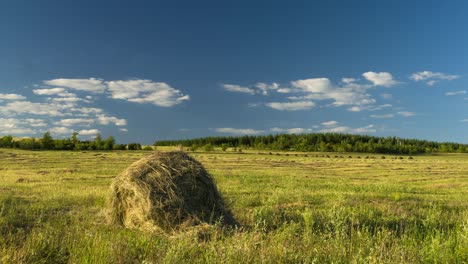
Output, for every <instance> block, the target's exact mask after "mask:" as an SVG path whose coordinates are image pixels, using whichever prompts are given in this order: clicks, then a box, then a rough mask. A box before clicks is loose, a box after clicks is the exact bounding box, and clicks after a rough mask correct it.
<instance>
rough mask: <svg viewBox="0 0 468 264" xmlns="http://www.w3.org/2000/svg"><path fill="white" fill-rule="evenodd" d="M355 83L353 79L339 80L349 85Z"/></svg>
mask: <svg viewBox="0 0 468 264" xmlns="http://www.w3.org/2000/svg"><path fill="white" fill-rule="evenodd" d="M355 81H356V79H354V78H342V79H341V82H343V83H346V84H350V83H353V82H355Z"/></svg>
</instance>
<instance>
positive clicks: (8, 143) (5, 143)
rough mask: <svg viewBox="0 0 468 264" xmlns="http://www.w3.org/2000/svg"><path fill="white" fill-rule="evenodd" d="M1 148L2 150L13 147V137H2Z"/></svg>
mask: <svg viewBox="0 0 468 264" xmlns="http://www.w3.org/2000/svg"><path fill="white" fill-rule="evenodd" d="M0 147H2V148H11V147H13V137H12V136H10V135H8V136H4V137H2V139H1V140H0Z"/></svg>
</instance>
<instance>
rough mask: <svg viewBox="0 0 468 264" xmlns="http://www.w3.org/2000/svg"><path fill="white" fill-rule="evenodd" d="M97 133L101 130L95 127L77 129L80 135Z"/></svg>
mask: <svg viewBox="0 0 468 264" xmlns="http://www.w3.org/2000/svg"><path fill="white" fill-rule="evenodd" d="M99 133H101V132H100V131H99V130H97V129H84V130H80V131H78V134H79V135H82V136H91V135H97V134H99Z"/></svg>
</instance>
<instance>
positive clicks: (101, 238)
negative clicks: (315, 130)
mask: <svg viewBox="0 0 468 264" xmlns="http://www.w3.org/2000/svg"><path fill="white" fill-rule="evenodd" d="M148 153H149V152H148V151H146V152H145V151H113V152H94V151H90V152H79V151H73V152H72V151H67V152H66V151H63V152H61V151H21V150H10V149H0V263H161V262H164V263H184V262H185V263H187V262H190V263H192V262H195V263H218V262H225V263H260V262H266V263H271V262H281V263H298V262H299V263H302V262H303V263H330V262H335V263H343V262H344V263H398V262H400V263H468V155H467V154H446V155H431V156H413V157H411V158H410V157H409V156H402V157H400V156H392V155H373V154H356V153H353V154H349V153H338V154H337V153H293V152H289V153H286V152H273V153H269V152H268V151H254V150H251V151H244V153H237V152H232V151H227V152H222V151H217V152H196V153H190V154H191V155H192V156H193V157H195V158H196V159H197V160H199V161H200V162H201V163H202V164H203V165H204V166H205V167H206V169H207V170H208V171H209V172H210V173H211V174H212V175H213V176H214V178H215V180H216V183H217V185H218V188H219V190H220V192H221V193H222V195H223V196H224V198H225V200H226V201H227V203H229V204H230V206H231V208H232V211H233V213H234V216H235V217H236V219H237V220H238V221H239V222H240V223H241V224H242V227H241V228H239V229H236V230H224V229H222V228H221V227H219V226H207V227H204V228H194V229H193V230H189V231H187V232H181V233H174V234H151V233H145V232H142V231H138V230H128V229H124V228H121V227H116V226H109V225H108V224H107V223H106V218H105V208H106V196H107V194H108V192H109V186H110V183H111V180H112V178H113V177H114V176H116V175H117V174H118V173H119V172H121V171H122V170H123V169H124V168H126V167H127V166H128V165H130V164H131V163H132V162H134V161H136V160H138V159H139V158H141V157H143V156H144V155H147V154H148Z"/></svg>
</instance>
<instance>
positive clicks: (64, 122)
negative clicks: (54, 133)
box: [55, 118, 94, 127]
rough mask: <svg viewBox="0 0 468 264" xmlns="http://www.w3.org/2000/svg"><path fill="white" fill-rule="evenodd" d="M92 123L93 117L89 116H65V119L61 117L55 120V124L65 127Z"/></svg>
mask: <svg viewBox="0 0 468 264" xmlns="http://www.w3.org/2000/svg"><path fill="white" fill-rule="evenodd" d="M92 123H94V119H90V118H66V119H61V120H59V121H57V122H55V124H56V125H60V126H65V127H70V126H75V125H90V124H92Z"/></svg>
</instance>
